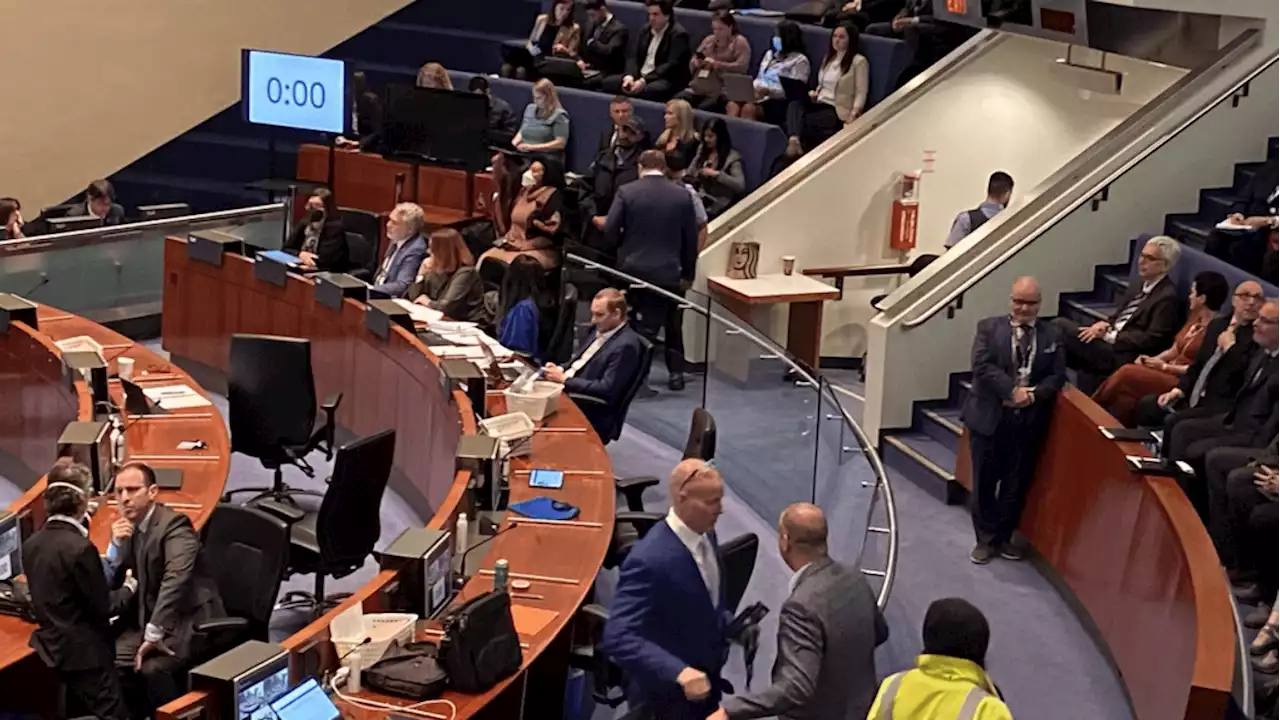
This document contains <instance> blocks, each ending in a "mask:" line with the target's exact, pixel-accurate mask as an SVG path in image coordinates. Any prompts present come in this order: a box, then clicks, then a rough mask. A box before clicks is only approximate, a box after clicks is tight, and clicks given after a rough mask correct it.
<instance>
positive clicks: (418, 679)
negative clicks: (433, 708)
mask: <svg viewBox="0 0 1280 720" xmlns="http://www.w3.org/2000/svg"><path fill="white" fill-rule="evenodd" d="M437 652H438V651H437V650H436V646H435V645H433V644H431V643H429V642H416V643H409V644H408V645H405V646H404V647H400V646H398V645H392V646H391V648H390V649H388V650H387V652H386V654H385V655H383V656H382V659H381V660H379V661H378V662H376V663H374V664H373V666H371V667H370V668H369V669H368V670H365V671H364V683H365V684H366V685H368V686H369V687H371V688H373V689H374V690H378V691H379V692H384V693H386V694H388V695H395V696H397V697H406V698H411V699H413V700H434V699H435V698H438V697H440V695H441V694H442V693H444V688H445V685H446V684H447V683H448V677H446V675H445V672H444V669H443V668H441V667H440V664H439V663H438V662H437V661H436V655H437Z"/></svg>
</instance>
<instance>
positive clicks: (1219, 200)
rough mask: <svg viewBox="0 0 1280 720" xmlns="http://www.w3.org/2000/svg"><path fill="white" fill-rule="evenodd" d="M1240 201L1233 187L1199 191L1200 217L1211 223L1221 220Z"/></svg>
mask: <svg viewBox="0 0 1280 720" xmlns="http://www.w3.org/2000/svg"><path fill="white" fill-rule="evenodd" d="M1238 202H1240V196H1239V195H1236V191H1235V189H1234V188H1209V189H1206V190H1201V191H1200V217H1201V218H1202V219H1204V220H1207V221H1209V222H1212V223H1219V222H1222V218H1224V217H1226V216H1227V215H1230V214H1231V212H1232V210H1233V209H1234V207H1235V204H1236V203H1238Z"/></svg>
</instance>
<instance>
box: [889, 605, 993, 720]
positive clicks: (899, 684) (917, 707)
mask: <svg viewBox="0 0 1280 720" xmlns="http://www.w3.org/2000/svg"><path fill="white" fill-rule="evenodd" d="M990 636H991V630H990V628H989V627H988V625H987V618H986V617H984V616H983V614H982V611H981V610H979V609H978V608H976V607H974V606H973V605H971V604H970V603H969V602H968V601H965V600H961V599H960V598H943V599H941V600H935V601H934V602H933V604H932V605H930V606H929V611H928V612H927V613H925V616H924V654H922V655H921V656H920V657H918V658H916V667H915V669H913V670H907V671H905V672H900V673H897V674H895V675H890V676H889V677H888V678H885V681H884V683H882V684H881V685H880V692H879V693H877V695H876V700H875V703H873V704H872V706H871V711H870V712H869V713H867V720H1013V715H1011V714H1010V713H1009V708H1008V707H1007V706H1006V705H1005V704H1004V701H1003V700H1001V699H1000V693H999V691H998V690H997V689H996V686H995V683H993V682H991V679H990V678H989V677H987V673H986V671H985V670H983V663H984V662H985V661H986V656H987V642H988V640H989V639H990Z"/></svg>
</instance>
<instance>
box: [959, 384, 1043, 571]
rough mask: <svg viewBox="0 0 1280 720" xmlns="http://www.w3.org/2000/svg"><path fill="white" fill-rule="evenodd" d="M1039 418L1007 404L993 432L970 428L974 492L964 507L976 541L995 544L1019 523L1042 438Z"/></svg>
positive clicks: (997, 544)
mask: <svg viewBox="0 0 1280 720" xmlns="http://www.w3.org/2000/svg"><path fill="white" fill-rule="evenodd" d="M1042 430H1043V423H1040V422H1036V421H1033V420H1031V419H1029V418H1027V417H1025V411H1015V410H1012V409H1006V410H1005V411H1004V413H1003V415H1002V416H1001V418H1000V424H999V425H997V426H996V431H995V433H994V434H992V435H980V434H978V433H975V432H970V433H969V455H970V461H971V462H972V464H973V496H972V497H971V498H970V499H969V511H970V513H971V514H972V515H973V532H974V535H976V536H977V539H978V542H980V543H986V544H988V545H991V546H993V547H998V546H1000V545H1002V544H1004V543H1007V542H1009V538H1011V537H1012V536H1013V531H1014V530H1017V529H1018V520H1019V519H1020V518H1021V517H1022V507H1023V505H1025V504H1026V501H1027V490H1029V489H1030V488H1031V480H1032V478H1033V477H1034V476H1035V472H1036V460H1037V458H1038V457H1039V455H1040V445H1041V443H1042V442H1043V440H1044V433H1043V432H1042Z"/></svg>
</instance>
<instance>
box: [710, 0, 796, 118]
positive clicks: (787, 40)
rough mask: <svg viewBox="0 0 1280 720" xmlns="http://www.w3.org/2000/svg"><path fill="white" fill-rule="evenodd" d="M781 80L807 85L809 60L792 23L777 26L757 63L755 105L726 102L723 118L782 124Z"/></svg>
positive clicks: (784, 95)
mask: <svg viewBox="0 0 1280 720" xmlns="http://www.w3.org/2000/svg"><path fill="white" fill-rule="evenodd" d="M782 78H788V79H790V80H796V81H799V82H802V83H805V84H808V82H809V58H808V57H807V56H806V55H805V54H804V35H803V34H802V33H801V32H800V26H799V25H797V24H796V23H795V21H794V20H783V21H782V22H780V23H778V29H777V34H775V35H774V36H773V47H771V48H769V50H768V51H767V52H765V54H764V57H763V58H761V59H760V69H759V70H757V71H756V79H755V80H754V81H753V82H752V85H753V86H754V88H755V95H756V97H755V102H750V103H746V104H741V105H740V104H738V103H735V102H730V103H729V104H728V106H727V107H726V108H725V114H727V115H730V116H737V117H743V118H746V119H747V120H761V119H763V120H764V121H765V122H772V123H774V124H779V125H780V124H782V122H783V121H784V120H785V119H786V107H787V103H786V91H785V90H783V88H782Z"/></svg>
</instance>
